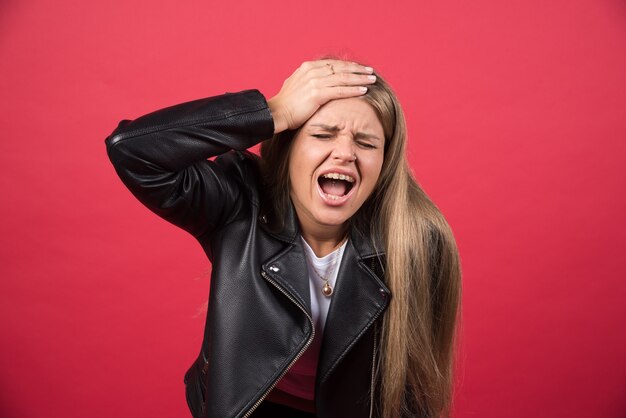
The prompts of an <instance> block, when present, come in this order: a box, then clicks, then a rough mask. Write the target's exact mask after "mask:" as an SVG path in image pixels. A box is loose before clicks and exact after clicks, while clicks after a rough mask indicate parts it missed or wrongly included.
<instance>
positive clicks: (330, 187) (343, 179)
mask: <svg viewBox="0 0 626 418" xmlns="http://www.w3.org/2000/svg"><path fill="white" fill-rule="evenodd" d="M354 182H355V180H354V178H353V177H351V176H348V175H346V174H339V173H326V174H322V175H321V176H320V177H319V178H318V179H317V183H318V184H319V186H320V189H321V190H322V192H323V193H324V195H326V197H327V198H329V199H331V200H337V199H340V198H342V197H344V196H346V195H347V194H348V193H350V190H352V187H353V186H354Z"/></svg>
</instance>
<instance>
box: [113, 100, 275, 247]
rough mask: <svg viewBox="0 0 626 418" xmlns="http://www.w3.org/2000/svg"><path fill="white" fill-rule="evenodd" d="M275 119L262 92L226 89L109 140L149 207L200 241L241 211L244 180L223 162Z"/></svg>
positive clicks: (126, 126)
mask: <svg viewBox="0 0 626 418" xmlns="http://www.w3.org/2000/svg"><path fill="white" fill-rule="evenodd" d="M273 132H274V122H273V119H272V115H271V113H270V110H269V108H268V106H267V102H266V101H265V98H264V97H263V95H262V94H261V93H260V92H258V91H256V90H247V91H243V92H241V93H227V94H225V95H222V96H215V97H209V98H206V99H200V100H195V101H192V102H188V103H183V104H179V105H176V106H172V107H168V108H165V109H161V110H158V111H156V112H153V113H150V114H147V115H145V116H142V117H140V118H138V119H136V120H133V121H128V120H124V121H122V122H120V124H119V126H118V127H117V129H115V131H113V133H112V134H111V135H110V136H109V137H107V138H106V140H105V144H106V148H107V153H108V156H109V158H110V160H111V162H112V163H113V166H114V167H115V170H116V171H117V174H118V175H119V177H120V179H121V180H122V182H124V184H125V185H126V187H128V189H129V190H130V191H131V192H132V193H133V194H134V195H135V197H137V199H139V200H140V201H141V202H142V203H143V204H144V205H146V206H147V207H148V208H149V209H150V210H152V211H153V212H154V213H156V214H157V215H159V216H160V217H162V218H164V219H166V220H167V221H169V222H171V223H173V224H175V225H177V226H179V227H181V228H183V229H184V230H186V231H188V232H189V233H191V234H192V235H194V236H195V237H196V238H200V237H201V236H202V235H204V234H206V233H209V232H211V231H212V230H213V229H214V228H216V227H217V226H219V225H222V224H224V223H227V222H229V221H230V220H232V218H233V217H236V216H237V211H238V210H237V209H238V205H240V204H241V203H240V198H241V193H242V192H241V187H240V183H239V181H240V179H237V178H233V176H232V175H229V173H228V172H227V171H228V170H227V168H226V166H225V165H224V164H221V163H220V160H219V159H217V160H216V161H210V160H207V159H208V158H210V157H214V156H217V155H220V154H223V153H225V152H227V151H229V150H245V149H247V148H249V147H251V146H253V145H255V144H256V143H258V142H260V141H262V140H265V139H268V138H270V137H271V136H272V134H273Z"/></svg>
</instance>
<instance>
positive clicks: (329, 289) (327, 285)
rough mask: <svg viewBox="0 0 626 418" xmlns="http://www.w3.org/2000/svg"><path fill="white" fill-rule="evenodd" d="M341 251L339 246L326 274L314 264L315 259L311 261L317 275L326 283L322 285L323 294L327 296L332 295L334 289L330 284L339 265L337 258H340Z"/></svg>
mask: <svg viewBox="0 0 626 418" xmlns="http://www.w3.org/2000/svg"><path fill="white" fill-rule="evenodd" d="M340 252H341V248H339V249H338V250H337V252H336V253H335V257H334V258H333V262H332V264H331V265H330V266H329V267H328V269H327V270H326V274H325V275H324V276H322V275H321V274H320V272H319V271H318V270H317V269H316V268H315V266H314V265H313V261H311V262H310V265H311V268H312V269H313V271H314V272H315V275H316V276H317V277H319V278H320V279H321V280H322V282H324V285H323V286H322V295H324V296H326V297H327V298H329V297H331V295H332V294H333V291H334V289H333V286H332V285H331V284H330V277H331V276H332V274H333V272H334V271H335V267H337V259H338V258H339V253H340Z"/></svg>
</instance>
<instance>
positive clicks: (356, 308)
mask: <svg viewBox="0 0 626 418" xmlns="http://www.w3.org/2000/svg"><path fill="white" fill-rule="evenodd" d="M352 241H353V240H352V239H350V240H349V241H348V243H347V245H346V249H345V252H344V254H343V259H342V260H341V265H340V266H339V272H338V275H337V282H336V283H335V291H334V293H333V300H332V302H331V304H330V308H329V311H328V317H327V319H326V325H325V328H324V339H323V342H322V350H321V352H320V360H319V365H318V369H317V373H318V380H319V381H323V380H324V379H326V378H327V377H328V375H329V373H330V372H331V371H332V370H333V368H334V367H335V365H336V364H337V363H338V362H339V361H340V360H341V358H342V357H343V356H344V354H345V353H346V352H347V351H348V350H349V349H350V347H351V346H352V345H353V344H354V342H355V341H356V340H357V339H358V338H359V337H360V336H361V335H363V333H364V332H365V331H366V330H367V329H369V327H370V326H371V325H372V324H373V323H374V321H375V320H376V319H377V318H378V317H379V316H380V314H381V313H382V312H383V311H384V310H385V308H386V307H387V304H388V301H389V298H390V292H389V289H387V287H386V286H385V285H384V284H383V282H382V281H381V280H380V279H379V278H378V277H377V276H376V275H375V274H374V272H373V271H372V269H371V268H370V267H369V266H368V265H367V264H369V262H370V261H371V262H372V263H373V262H378V257H376V256H375V255H374V254H369V255H371V257H367V258H364V257H363V256H362V255H361V254H359V252H358V250H357V247H361V246H362V242H359V244H357V247H355V245H354V244H353V242H352ZM359 249H360V250H363V248H359Z"/></svg>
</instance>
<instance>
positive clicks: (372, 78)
mask: <svg viewBox="0 0 626 418" xmlns="http://www.w3.org/2000/svg"><path fill="white" fill-rule="evenodd" d="M367 78H368V79H369V80H372V81H376V76H375V75H368V76H367Z"/></svg>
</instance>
